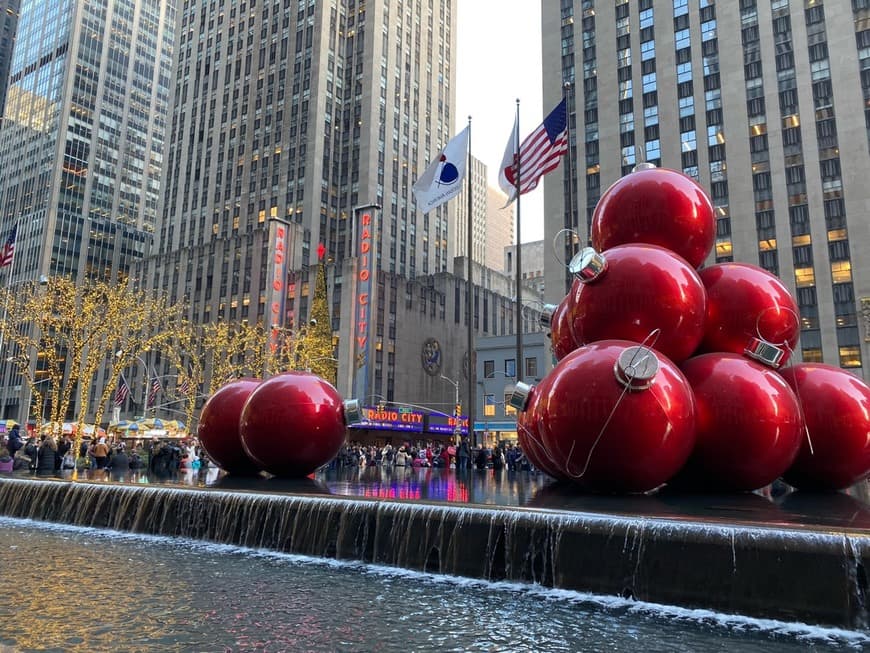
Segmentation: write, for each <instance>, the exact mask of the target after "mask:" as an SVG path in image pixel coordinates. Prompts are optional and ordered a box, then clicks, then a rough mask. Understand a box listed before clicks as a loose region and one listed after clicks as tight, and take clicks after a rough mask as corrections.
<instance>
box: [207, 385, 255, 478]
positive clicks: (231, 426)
mask: <svg viewBox="0 0 870 653" xmlns="http://www.w3.org/2000/svg"><path fill="white" fill-rule="evenodd" d="M258 385H260V380H259V379H250V378H242V379H236V380H235V381H230V382H229V383H227V384H226V385H224V386H222V387H221V388H219V389H218V391H217V392H215V393H214V394H213V395H212V396H211V397H209V398H208V401H206V402H205V405H204V406H203V407H202V411H201V412H200V415H199V428H198V429H197V437H198V438H199V442H200V444H201V445H202V447H203V449H205V452H206V453H207V454H208V457H209V458H210V459H211V460H213V461H214V462H215V464H216V465H217V466H218V467H220V468H221V469H223V470H226V471H228V472H230V473H231V474H239V475H252V474H256V473H258V472H259V471H260V467H259V465H258V464H257V463H255V462H254V461H252V460H251V459H250V457H249V456H248V454H247V453H245V450H244V448H243V447H242V438H241V435H240V433H239V419H240V418H241V416H242V408H243V407H244V405H245V402H246V401H247V400H248V397H250V396H251V393H252V392H253V391H254V389H255V388H256V387H257V386H258Z"/></svg>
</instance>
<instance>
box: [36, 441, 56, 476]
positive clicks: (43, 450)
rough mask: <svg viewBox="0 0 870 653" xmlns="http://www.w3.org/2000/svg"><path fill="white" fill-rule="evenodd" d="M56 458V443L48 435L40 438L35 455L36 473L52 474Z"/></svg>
mask: <svg viewBox="0 0 870 653" xmlns="http://www.w3.org/2000/svg"><path fill="white" fill-rule="evenodd" d="M56 458H57V442H55V441H54V438H53V437H51V436H50V435H44V436H42V442H41V443H40V445H39V450H38V451H37V454H36V472H37V473H43V474H44V473H52V474H53V473H54V461H55V459H56Z"/></svg>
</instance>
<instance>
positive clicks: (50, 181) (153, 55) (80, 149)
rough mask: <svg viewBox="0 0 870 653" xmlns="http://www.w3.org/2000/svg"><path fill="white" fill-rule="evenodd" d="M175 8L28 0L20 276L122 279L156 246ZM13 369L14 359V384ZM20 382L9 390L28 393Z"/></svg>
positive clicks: (19, 154)
mask: <svg viewBox="0 0 870 653" xmlns="http://www.w3.org/2000/svg"><path fill="white" fill-rule="evenodd" d="M175 18H176V16H175V2H174V0H146V1H134V0H112V1H109V0H96V1H91V2H75V1H74V0H58V1H55V2H44V1H43V0H22V1H21V4H20V18H19V21H18V30H17V40H16V44H15V49H14V53H13V56H12V62H11V69H10V76H9V87H8V91H7V95H6V111H5V116H4V120H3V123H2V126H0V169H2V170H3V174H2V176H0V231H2V233H3V234H7V233H9V232H10V231H11V229H12V228H13V225H15V224H17V225H18V233H17V241H16V247H15V260H14V263H13V265H12V266H11V267H12V269H11V275H12V279H11V281H12V283H13V284H14V283H16V282H17V281H22V280H33V279H37V278H39V277H40V276H42V275H57V276H67V277H73V278H76V279H80V278H83V277H86V276H90V277H95V278H103V279H117V278H119V277H120V276H124V275H127V274H128V273H129V272H130V270H131V269H132V267H133V265H135V263H136V262H137V261H140V260H142V258H143V257H144V256H145V255H146V254H147V252H148V249H149V247H150V246H151V238H152V234H153V232H154V228H155V224H156V222H157V205H158V200H159V196H160V184H161V167H162V165H163V155H164V134H165V127H166V122H165V118H166V115H167V112H168V108H169V96H170V92H171V88H170V80H171V77H172V57H173V47H174V42H175ZM7 273H9V272H7ZM6 367H8V366H6ZM9 376H10V371H9V370H7V369H6V368H5V367H4V368H3V377H2V382H3V384H4V388H5V387H7V386H9V384H10V378H9ZM97 385H98V384H97ZM16 388H17V382H16V384H15V386H14V387H13V391H10V392H8V393H7V392H4V393H3V396H4V397H6V396H8V397H9V398H10V401H13V402H17V401H18V393H17V392H15V391H14V389H16ZM27 399H28V398H27V397H25V398H24V401H27ZM0 410H3V411H4V413H5V414H7V415H8V414H18V415H19V419H21V418H23V417H24V413H25V412H26V411H24V410H23V407H22V408H19V409H18V410H17V412H16V408H15V406H11V407H10V408H7V407H6V406H2V407H0Z"/></svg>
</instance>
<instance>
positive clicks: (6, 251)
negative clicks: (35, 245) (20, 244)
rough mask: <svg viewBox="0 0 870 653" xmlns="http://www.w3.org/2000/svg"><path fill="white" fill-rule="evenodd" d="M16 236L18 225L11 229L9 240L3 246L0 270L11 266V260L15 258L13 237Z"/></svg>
mask: <svg viewBox="0 0 870 653" xmlns="http://www.w3.org/2000/svg"><path fill="white" fill-rule="evenodd" d="M17 235H18V223H15V226H13V227H12V231H11V232H10V234H9V238H7V239H6V242H5V243H4V244H3V252H2V253H0V268H5V267H6V266H7V265H11V264H12V259H13V258H15V236H17Z"/></svg>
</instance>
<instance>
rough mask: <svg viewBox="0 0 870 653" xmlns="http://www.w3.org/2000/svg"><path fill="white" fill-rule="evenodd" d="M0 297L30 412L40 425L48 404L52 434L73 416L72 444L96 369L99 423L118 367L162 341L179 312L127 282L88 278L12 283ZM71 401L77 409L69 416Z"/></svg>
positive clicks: (79, 431) (78, 434)
mask: <svg viewBox="0 0 870 653" xmlns="http://www.w3.org/2000/svg"><path fill="white" fill-rule="evenodd" d="M3 301H4V302H5V305H6V323H5V324H4V325H3V330H4V333H5V334H7V342H8V343H9V345H10V346H11V347H10V349H11V351H14V352H15V353H14V355H13V357H12V359H13V362H14V363H15V365H16V368H17V371H18V372H19V374H21V376H22V378H24V379H25V380H26V381H27V383H28V385H29V386H30V393H31V396H32V397H33V402H32V403H31V407H30V411H31V415H32V417H33V418H34V420H35V421H36V423H37V425H38V427H41V426H42V422H43V419H44V415H43V411H44V406H45V405H46V404H47V403H48V405H49V407H50V414H49V418H48V420H49V423H50V424H51V425H52V431H53V433H54V435H56V436H59V435H60V431H61V428H62V424H63V422H64V421H67V420H68V418H72V419H73V420H75V421H76V422H77V423H78V425H79V428H78V429H76V446H77V445H78V440H80V438H81V435H82V430H83V429H82V426H83V425H84V423H85V420H86V416H87V414H88V413H89V411H90V408H91V407H90V406H89V405H88V403H89V398H90V396H91V391H92V388H93V384H94V383H95V382H97V379H98V378H99V374H100V371H101V370H106V374H105V377H104V381H105V386H104V388H103V391H102V393H101V397H100V401H99V402H98V404H97V406H96V411H95V417H94V422H95V423H96V424H99V423H100V421H101V419H102V414H103V410H104V406H105V405H106V403H107V402H108V400H109V398H110V397H111V394H112V392H113V391H114V389H115V387H116V386H117V382H118V379H119V378H120V374H121V370H122V369H123V368H124V367H126V366H127V365H129V364H130V363H131V362H133V361H135V356H136V355H138V354H139V353H140V352H142V351H145V350H147V349H148V348H150V347H157V346H160V345H161V344H162V343H163V342H164V341H165V340H166V339H167V338H168V337H169V334H170V333H172V331H173V328H172V327H171V326H169V327H167V325H168V324H169V323H171V322H172V321H173V319H174V316H175V315H177V314H178V313H179V311H178V310H177V309H173V308H170V307H169V306H168V305H167V302H166V299H165V297H163V296H160V295H154V294H150V293H146V292H145V291H141V290H134V289H132V288H131V287H130V286H129V285H128V284H127V283H126V282H120V283H117V284H110V283H108V282H106V281H102V280H85V281H83V282H80V283H78V284H77V283H75V282H73V280H72V279H69V278H65V277H50V278H48V279H47V281H45V282H44V283H39V284H37V283H35V282H25V283H23V284H20V285H17V286H16V287H15V289H14V290H10V291H8V292H6V293H4V296H3ZM116 353H117V354H116ZM48 400H50V401H48ZM74 405H77V406H78V410H77V412H76V413H75V414H72V410H73V406H74Z"/></svg>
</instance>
